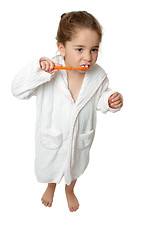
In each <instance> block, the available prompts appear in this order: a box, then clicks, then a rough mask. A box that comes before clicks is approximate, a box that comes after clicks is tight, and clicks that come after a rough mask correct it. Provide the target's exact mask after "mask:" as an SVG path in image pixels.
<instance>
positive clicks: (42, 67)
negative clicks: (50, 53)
mask: <svg viewBox="0 0 160 240" xmlns="http://www.w3.org/2000/svg"><path fill="white" fill-rule="evenodd" d="M40 66H41V69H42V70H44V69H45V68H46V64H45V62H44V61H43V62H41V63H40Z"/></svg>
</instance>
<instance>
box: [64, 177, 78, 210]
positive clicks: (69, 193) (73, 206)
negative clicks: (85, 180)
mask: <svg viewBox="0 0 160 240" xmlns="http://www.w3.org/2000/svg"><path fill="white" fill-rule="evenodd" d="M76 181H77V180H74V181H72V182H71V184H70V185H69V186H68V185H66V187H65V191H66V197H67V202H68V207H69V210H70V211H71V212H75V211H76V210H77V209H78V208H79V202H78V200H77V198H76V196H75V194H74V191H73V190H74V186H75V184H76Z"/></svg>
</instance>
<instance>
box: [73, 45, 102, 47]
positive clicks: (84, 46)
mask: <svg viewBox="0 0 160 240" xmlns="http://www.w3.org/2000/svg"><path fill="white" fill-rule="evenodd" d="M74 47H85V46H84V45H74ZM93 48H99V46H94V47H93Z"/></svg>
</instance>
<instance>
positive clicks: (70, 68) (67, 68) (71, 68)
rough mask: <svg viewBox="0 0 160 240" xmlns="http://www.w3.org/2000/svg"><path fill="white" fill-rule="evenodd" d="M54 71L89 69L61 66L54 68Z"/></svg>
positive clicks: (85, 68)
mask: <svg viewBox="0 0 160 240" xmlns="http://www.w3.org/2000/svg"><path fill="white" fill-rule="evenodd" d="M54 69H60V70H87V69H88V67H77V68H76V67H75V68H73V67H61V66H54Z"/></svg>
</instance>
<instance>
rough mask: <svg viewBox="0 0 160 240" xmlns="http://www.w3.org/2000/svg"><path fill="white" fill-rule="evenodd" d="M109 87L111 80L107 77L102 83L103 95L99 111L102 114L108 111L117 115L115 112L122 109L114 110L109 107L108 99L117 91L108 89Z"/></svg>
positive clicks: (98, 107) (99, 102)
mask: <svg viewBox="0 0 160 240" xmlns="http://www.w3.org/2000/svg"><path fill="white" fill-rule="evenodd" d="M108 85H109V80H108V78H107V77H106V78H105V80H104V81H103V83H102V90H101V94H100V97H99V101H98V104H97V110H98V111H101V112H102V113H107V112H108V111H110V112H112V113H115V112H117V111H119V110H120V109H121V108H116V109H114V108H110V107H109V104H108V99H109V97H110V96H111V95H112V94H113V93H114V92H115V91H113V90H111V89H110V88H109V87H108Z"/></svg>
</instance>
